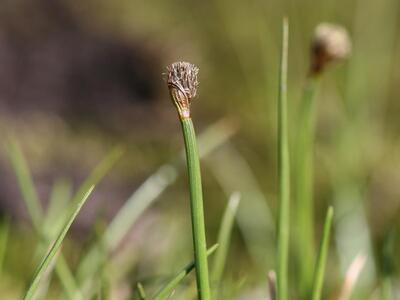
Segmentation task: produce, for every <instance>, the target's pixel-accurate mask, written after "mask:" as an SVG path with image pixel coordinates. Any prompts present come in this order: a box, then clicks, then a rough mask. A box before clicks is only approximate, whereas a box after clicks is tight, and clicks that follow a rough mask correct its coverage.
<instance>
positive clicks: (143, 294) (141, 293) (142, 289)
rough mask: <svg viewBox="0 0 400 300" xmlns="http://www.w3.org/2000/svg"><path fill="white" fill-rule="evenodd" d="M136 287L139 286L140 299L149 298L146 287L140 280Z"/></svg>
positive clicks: (145, 299)
mask: <svg viewBox="0 0 400 300" xmlns="http://www.w3.org/2000/svg"><path fill="white" fill-rule="evenodd" d="M136 288H137V293H138V297H139V300H147V297H146V292H145V291H144V287H143V285H142V284H141V283H140V282H138V284H137V287H136Z"/></svg>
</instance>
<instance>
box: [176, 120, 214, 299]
mask: <svg viewBox="0 0 400 300" xmlns="http://www.w3.org/2000/svg"><path fill="white" fill-rule="evenodd" d="M181 124H182V130H183V138H184V140H185V150H186V162H187V169H188V175H189V189H190V209H191V216H192V233H193V247H194V257H195V262H196V263H195V264H196V282H197V292H198V299H199V300H209V299H211V295H210V283H209V276H208V264H207V246H206V233H205V225H204V210H203V193H202V187H201V174H200V161H199V155H198V152H197V151H198V150H197V144H196V135H195V132H194V127H193V122H192V120H191V119H190V118H183V119H181Z"/></svg>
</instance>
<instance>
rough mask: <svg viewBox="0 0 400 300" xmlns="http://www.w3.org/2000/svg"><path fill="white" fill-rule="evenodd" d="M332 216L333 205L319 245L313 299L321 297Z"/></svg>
mask: <svg viewBox="0 0 400 300" xmlns="http://www.w3.org/2000/svg"><path fill="white" fill-rule="evenodd" d="M332 218H333V207H332V206H331V207H329V208H328V212H327V214H326V218H325V223H324V231H323V234H322V239H321V245H320V247H319V254H318V259H317V263H316V265H315V270H314V284H313V291H312V300H320V299H321V292H322V286H323V283H324V275H325V266H326V258H327V255H328V248H329V237H330V232H331V226H332Z"/></svg>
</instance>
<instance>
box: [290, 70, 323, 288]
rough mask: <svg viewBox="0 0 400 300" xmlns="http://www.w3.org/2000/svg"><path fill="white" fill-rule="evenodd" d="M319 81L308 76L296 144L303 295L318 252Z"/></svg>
mask: <svg viewBox="0 0 400 300" xmlns="http://www.w3.org/2000/svg"><path fill="white" fill-rule="evenodd" d="M317 84H318V79H317V78H315V77H308V79H307V83H306V86H305V89H304V93H303V99H302V102H301V107H300V120H299V122H298V134H297V141H296V172H295V184H296V185H295V186H296V189H295V192H296V197H295V198H296V204H297V205H296V212H297V215H296V219H297V221H298V223H297V226H296V227H297V241H298V244H297V250H298V264H299V272H300V274H299V277H300V291H301V294H302V295H305V294H307V293H309V291H310V288H311V282H312V275H313V274H312V269H311V268H310V266H311V265H312V264H313V257H315V255H314V254H315V249H314V202H313V154H314V152H313V149H314V131H315V128H314V127H315V125H314V123H315V121H314V119H315V107H314V106H315V103H314V102H315V101H314V98H315V92H316V87H317Z"/></svg>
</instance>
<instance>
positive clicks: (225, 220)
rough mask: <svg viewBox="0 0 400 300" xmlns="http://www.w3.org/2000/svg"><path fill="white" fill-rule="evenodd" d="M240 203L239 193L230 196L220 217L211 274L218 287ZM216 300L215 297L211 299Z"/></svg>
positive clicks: (212, 280)
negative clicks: (216, 249) (216, 246)
mask: <svg viewBox="0 0 400 300" xmlns="http://www.w3.org/2000/svg"><path fill="white" fill-rule="evenodd" d="M239 203H240V193H238V192H236V193H234V194H232V195H231V197H230V199H229V202H228V205H227V207H226V209H225V213H224V216H223V217H222V222H221V227H220V229H219V233H218V245H219V247H218V251H217V253H216V254H215V257H214V261H213V264H212V265H213V270H212V273H211V282H212V284H213V285H216V286H218V285H219V283H220V281H221V278H222V274H223V271H224V268H225V263H226V258H227V255H228V250H229V242H230V238H231V233H232V228H233V224H234V221H235V216H236V212H237V210H238V207H239ZM213 298H214V299H217V297H215V296H214V297H213Z"/></svg>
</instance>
